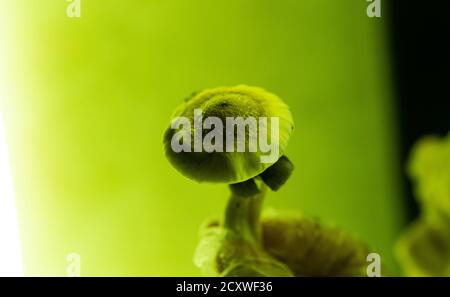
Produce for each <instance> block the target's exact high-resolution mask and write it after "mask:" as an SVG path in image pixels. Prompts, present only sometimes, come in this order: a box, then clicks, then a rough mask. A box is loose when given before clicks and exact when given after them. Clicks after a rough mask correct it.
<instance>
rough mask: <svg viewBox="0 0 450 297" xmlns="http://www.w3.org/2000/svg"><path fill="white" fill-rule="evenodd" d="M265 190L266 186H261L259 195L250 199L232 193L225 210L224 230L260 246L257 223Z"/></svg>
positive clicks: (258, 224)
mask: <svg viewBox="0 0 450 297" xmlns="http://www.w3.org/2000/svg"><path fill="white" fill-rule="evenodd" d="M266 189H267V186H266V185H264V184H261V188H260V191H259V193H257V194H255V195H253V196H251V197H242V196H238V195H236V194H234V193H232V194H231V197H230V199H229V201H228V205H227V208H226V210H225V222H224V224H225V228H227V229H229V230H232V231H234V232H235V234H237V235H238V236H241V237H242V238H243V239H244V240H246V241H248V242H251V243H253V244H256V245H257V246H260V245H261V226H260V223H259V221H260V215H261V209H262V204H263V201H264V196H265V194H266Z"/></svg>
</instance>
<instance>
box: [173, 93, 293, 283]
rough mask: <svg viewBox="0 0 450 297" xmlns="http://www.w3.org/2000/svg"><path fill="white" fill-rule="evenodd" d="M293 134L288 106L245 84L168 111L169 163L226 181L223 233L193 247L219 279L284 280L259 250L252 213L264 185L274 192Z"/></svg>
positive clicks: (283, 176) (280, 268)
mask: <svg viewBox="0 0 450 297" xmlns="http://www.w3.org/2000/svg"><path fill="white" fill-rule="evenodd" d="M229 119H233V120H234V123H236V121H238V120H239V121H240V122H239V123H241V124H242V123H243V124H244V126H243V128H242V125H241V126H240V127H238V126H236V128H237V129H236V130H235V129H234V128H235V126H233V125H228V124H229V123H230V122H228V120H229ZM249 119H250V120H249ZM251 119H253V120H251ZM268 119H270V121H269V120H268ZM274 119H275V120H274ZM247 120H248V121H247ZM224 123H225V124H224ZM255 123H257V124H259V125H258V127H257V128H258V129H257V130H256V133H255V130H252V128H254V127H253V126H254V125H253V126H252V124H255ZM230 127H231V128H232V129H231V130H230ZM239 129H241V130H239ZM293 129H294V124H293V119H292V115H291V113H290V111H289V108H288V106H287V105H286V104H285V103H284V102H283V101H282V100H281V99H280V98H279V97H277V96H276V95H274V94H271V93H269V92H267V91H265V90H263V89H261V88H257V87H250V86H246V85H239V86H235V87H220V88H215V89H207V90H204V91H202V92H199V93H194V94H192V95H191V96H190V97H189V98H187V99H186V100H185V102H184V103H182V104H181V105H180V106H179V107H178V108H177V109H176V110H175V113H174V115H173V119H172V123H171V126H170V127H169V128H168V129H167V131H166V132H165V134H164V148H165V154H166V156H167V158H168V159H169V161H170V162H171V164H172V165H173V166H174V167H175V168H176V169H177V170H178V171H179V172H180V173H182V174H183V175H185V176H186V177H188V178H190V179H193V180H195V181H197V182H211V183H225V184H228V185H229V187H230V190H231V193H232V195H231V198H230V199H229V202H228V205H227V207H226V210H225V218H224V222H223V230H224V232H222V233H220V234H218V235H217V236H215V235H214V236H213V237H212V238H211V240H212V241H213V242H215V243H214V244H213V246H217V249H215V248H214V249H212V252H208V251H210V250H211V249H210V248H207V249H206V251H205V250H204V249H203V248H200V249H199V251H200V252H199V253H197V255H196V259H200V260H198V261H197V260H196V261H197V262H199V263H204V259H212V263H213V265H214V266H215V267H216V268H217V269H218V270H219V271H220V274H221V275H228V276H230V275H237V276H259V275H267V276H287V275H292V272H291V271H290V270H289V268H287V267H286V265H284V264H283V263H281V262H280V261H278V260H277V259H275V258H274V257H272V256H271V255H269V254H267V253H266V252H265V251H264V249H263V246H262V239H261V233H262V229H261V224H260V213H261V208H262V202H263V198H264V195H265V193H266V189H267V187H268V188H270V189H271V190H273V191H277V190H278V189H280V187H281V186H282V185H283V184H284V183H285V182H286V181H287V179H288V178H289V176H290V175H291V173H292V170H293V168H294V166H293V164H292V163H291V162H290V161H289V159H288V158H287V157H286V156H284V153H285V150H286V147H287V144H288V141H289V137H290V135H291V133H292V131H293ZM205 130H206V131H205ZM269 131H270V133H269ZM204 132H206V133H204ZM203 134H205V135H203ZM211 134H212V135H211ZM213 140H214V141H213ZM225 142H226V145H225V146H224V145H223V144H224V143H225ZM255 142H256V144H257V145H255ZM269 142H270V144H269ZM230 143H231V145H230ZM174 145H175V149H174ZM221 145H222V146H221ZM268 148H269V149H274V150H269V149H268ZM267 153H269V156H267ZM272 153H274V154H275V155H273V154H272ZM207 242H211V241H209V240H207ZM216 243H217V244H216ZM206 246H209V244H207V245H206ZM243 247H245V248H243ZM211 255H212V256H211ZM224 255H227V256H226V257H225V256H224ZM200 266H204V265H202V264H200Z"/></svg>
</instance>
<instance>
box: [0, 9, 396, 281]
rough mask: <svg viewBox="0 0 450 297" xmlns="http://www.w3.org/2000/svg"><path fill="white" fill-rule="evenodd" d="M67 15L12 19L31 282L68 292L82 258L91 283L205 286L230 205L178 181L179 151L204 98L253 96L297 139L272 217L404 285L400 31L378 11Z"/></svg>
mask: <svg viewBox="0 0 450 297" xmlns="http://www.w3.org/2000/svg"><path fill="white" fill-rule="evenodd" d="M67 5H68V3H67V2H66V1H63V0H58V1H56V0H54V1H24V0H19V1H14V4H12V5H11V7H13V11H12V12H11V13H12V14H13V15H14V18H13V21H12V23H11V30H13V31H14V40H13V42H11V45H10V46H11V48H12V49H13V52H14V57H15V58H14V59H13V61H12V65H13V69H11V77H14V80H15V82H16V83H15V84H16V85H17V86H16V88H17V89H16V98H14V100H12V99H11V98H9V100H4V101H3V102H1V105H0V107H1V108H2V109H3V110H2V111H3V113H4V114H5V116H4V118H5V120H6V123H5V126H6V127H7V129H8V143H9V145H10V147H9V149H10V151H11V152H10V153H11V155H12V167H13V168H12V169H13V177H14V182H15V192H16V198H17V204H18V209H19V218H20V229H21V238H22V245H23V254H24V263H25V272H26V274H28V275H65V274H66V266H67V262H66V256H67V255H68V254H69V253H71V252H76V253H78V254H79V255H80V256H81V273H82V275H119V276H125V275H150V276H156V275H162V276H171V275H180V276H191V275H198V274H199V270H198V269H197V268H196V267H195V266H194V264H193V262H192V257H193V254H194V250H195V247H196V244H197V242H198V229H199V226H200V225H201V223H202V222H203V221H204V220H205V219H206V218H208V217H211V216H214V215H221V213H222V210H223V208H224V205H225V203H226V199H227V197H228V190H227V187H226V186H225V185H212V184H197V183H195V182H193V181H190V180H188V179H186V178H185V177H183V176H181V175H180V174H179V173H177V172H176V171H175V170H174V169H173V168H172V167H171V166H170V164H169V162H168V161H167V160H166V159H165V157H164V154H163V149H162V135H163V132H164V130H165V129H166V127H167V126H168V124H169V120H170V116H171V113H172V111H173V110H174V108H175V107H176V106H177V105H178V104H179V103H180V102H181V101H182V100H183V98H185V97H186V96H187V95H189V94H190V93H192V92H193V91H196V90H201V89H203V88H208V87H216V86H227V85H236V84H242V83H245V84H249V85H255V86H261V87H264V88H266V89H267V90H269V91H271V92H274V93H275V94H277V95H279V96H280V97H281V98H283V99H284V100H285V101H286V102H287V103H288V104H289V106H290V107H291V110H292V113H293V116H294V119H295V123H296V130H295V133H294V135H293V137H292V138H291V142H290V144H289V147H288V151H287V155H288V156H289V157H290V159H291V160H292V161H293V163H294V164H295V166H296V170H295V172H294V174H293V176H292V177H291V179H290V180H289V182H288V183H287V184H286V185H285V186H284V187H283V188H282V189H281V190H280V191H279V192H277V193H270V194H269V195H268V198H267V200H266V205H267V206H268V207H275V208H279V209H284V210H291V211H301V212H303V213H305V214H307V215H311V216H317V217H319V218H321V220H323V221H324V222H328V223H330V224H333V225H336V226H339V227H341V228H342V229H344V230H346V231H348V232H350V233H351V234H354V235H356V236H357V237H359V238H361V239H363V240H364V241H366V242H368V243H369V244H370V245H371V247H372V248H373V251H376V252H379V253H380V254H381V256H382V261H384V263H385V265H387V266H386V267H387V268H386V269H389V270H390V271H391V272H394V273H395V272H396V267H395V264H394V261H393V257H392V247H393V243H394V240H395V238H396V237H397V235H398V231H399V229H400V228H401V226H402V224H403V221H404V214H403V212H402V209H403V206H402V202H403V201H402V199H403V198H402V196H401V193H400V188H399V182H398V176H397V174H398V168H397V159H396V154H397V152H396V145H397V144H396V142H395V139H396V135H395V133H396V132H395V131H396V127H395V118H394V110H393V96H392V92H391V78H390V71H391V70H390V67H389V55H388V48H389V44H388V43H387V38H388V36H387V18H386V17H385V16H384V15H383V17H382V18H381V19H370V18H368V17H367V15H366V7H367V5H368V3H367V2H366V1H363V0H358V1H357V0H344V1H335V0H334V1H333V0H304V1H299V0H282V1H268V0H252V1H250V0H227V1H221V0H214V1H211V0H191V1H181V0H180V1H162V0H161V1H154V0H152V1H150V0H149V1H136V0H133V1H117V0H110V1H92V0H81V9H82V12H81V13H82V16H81V18H79V19H71V18H68V17H67V15H66V12H65V10H66V7H67ZM383 13H385V11H384V10H383ZM383 269H384V268H383Z"/></svg>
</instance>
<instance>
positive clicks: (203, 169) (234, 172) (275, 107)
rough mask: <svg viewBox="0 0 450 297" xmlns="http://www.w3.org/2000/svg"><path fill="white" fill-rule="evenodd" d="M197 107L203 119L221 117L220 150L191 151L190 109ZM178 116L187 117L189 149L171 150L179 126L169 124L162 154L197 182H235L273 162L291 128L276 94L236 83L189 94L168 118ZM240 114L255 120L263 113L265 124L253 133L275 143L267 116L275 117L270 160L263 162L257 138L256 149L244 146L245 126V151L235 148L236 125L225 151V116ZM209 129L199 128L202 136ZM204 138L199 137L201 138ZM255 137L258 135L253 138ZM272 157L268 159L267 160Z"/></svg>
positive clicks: (192, 127) (192, 118)
mask: <svg viewBox="0 0 450 297" xmlns="http://www.w3.org/2000/svg"><path fill="white" fill-rule="evenodd" d="M195 109H201V110H202V117H203V121H204V120H205V119H206V118H207V117H217V118H219V119H221V120H222V123H223V130H221V131H220V135H221V137H223V138H222V139H223V151H222V152H217V151H214V152H206V151H205V150H204V149H203V151H202V152H194V138H195V137H194V110H195ZM178 117H185V118H187V119H189V122H190V124H191V127H190V129H191V133H190V134H191V148H192V149H191V152H184V151H182V152H178V153H177V152H175V151H174V150H173V149H172V147H171V141H172V138H173V136H174V135H175V134H176V133H177V132H179V131H180V129H178V130H177V129H172V128H171V126H169V128H168V129H167V130H166V132H165V134H164V149H165V154H166V157H167V158H168V159H169V161H170V162H171V164H172V165H173V166H174V167H175V168H176V169H177V170H178V171H179V172H180V173H182V174H183V175H185V176H186V177H188V178H191V179H193V180H195V181H198V182H213V183H214V182H216V183H227V184H233V183H239V182H242V181H245V180H248V179H251V178H253V177H255V176H257V175H259V174H260V173H262V172H263V171H264V170H266V169H267V168H268V167H270V166H271V165H273V164H274V163H275V162H276V161H277V160H278V158H279V157H280V156H282V155H283V154H284V152H285V150H286V147H287V144H288V141H289V137H290V135H291V133H292V131H293V129H294V123H293V119H292V115H291V112H290V111H289V107H288V106H287V105H286V104H285V103H284V102H283V101H282V100H281V99H280V98H279V97H278V96H276V95H274V94H271V93H269V92H267V91H266V90H264V89H262V88H258V87H250V86H246V85H239V86H235V87H219V88H214V89H207V90H204V91H201V92H199V93H196V94H194V95H192V96H191V97H190V98H188V99H186V100H185V102H183V103H182V104H181V105H180V106H179V107H178V108H177V109H176V110H175V113H174V114H173V117H172V121H173V120H175V119H177V118H178ZM227 117H232V118H237V117H242V118H244V120H245V119H247V118H249V117H254V118H255V119H256V123H259V120H258V119H259V118H260V117H267V127H265V129H260V126H259V125H258V124H257V127H258V128H257V137H260V136H261V133H265V134H266V135H265V136H266V137H267V143H268V144H271V143H275V145H276V141H277V137H274V139H272V136H271V126H272V125H271V118H272V117H276V118H278V119H279V129H278V131H276V130H275V131H274V132H275V133H276V134H278V135H276V134H274V136H278V148H279V151H278V156H277V158H276V159H275V160H273V162H270V163H263V162H262V161H261V156H264V155H267V154H268V153H267V152H262V151H261V149H260V145H259V141H258V142H257V144H258V145H257V149H256V151H250V150H249V146H248V140H249V129H245V151H244V152H237V150H236V145H237V144H238V141H240V140H238V139H237V137H236V136H237V135H236V134H237V133H236V132H237V129H236V127H234V128H235V129H234V130H233V132H234V142H235V147H234V150H233V151H232V152H227V151H226V145H225V144H226V136H225V133H227V132H229V131H225V127H226V118H227ZM208 132H209V131H207V130H205V129H203V137H205V135H207V134H208ZM203 139H204V138H202V141H203ZM257 139H258V138H257ZM271 161H272V160H271Z"/></svg>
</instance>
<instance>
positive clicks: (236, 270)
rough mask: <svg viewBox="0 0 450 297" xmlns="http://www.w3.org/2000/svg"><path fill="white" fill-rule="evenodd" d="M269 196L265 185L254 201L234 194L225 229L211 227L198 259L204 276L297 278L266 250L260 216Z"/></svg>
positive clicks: (227, 210) (199, 251) (215, 225)
mask: <svg viewBox="0 0 450 297" xmlns="http://www.w3.org/2000/svg"><path fill="white" fill-rule="evenodd" d="M265 193H266V186H265V185H261V189H260V191H259V192H258V193H257V194H256V195H253V196H251V197H242V196H238V195H236V194H233V193H232V195H231V197H230V199H229V201H228V205H227V208H226V211H225V220H224V224H223V226H219V224H218V223H214V224H209V225H208V228H207V230H206V231H205V232H204V234H203V238H202V240H201V241H200V244H199V246H198V248H197V251H196V255H195V257H194V262H195V264H196V265H197V266H198V267H200V268H201V269H202V270H203V274H204V275H209V276H293V273H292V272H291V270H290V269H289V268H288V267H287V266H286V265H285V264H284V263H282V262H280V261H278V260H277V259H275V258H274V257H273V256H271V255H270V254H269V253H267V252H266V251H265V250H264V248H263V245H262V243H263V241H262V238H261V234H262V229H261V224H260V214H261V208H262V203H263V200H264V196H265Z"/></svg>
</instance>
